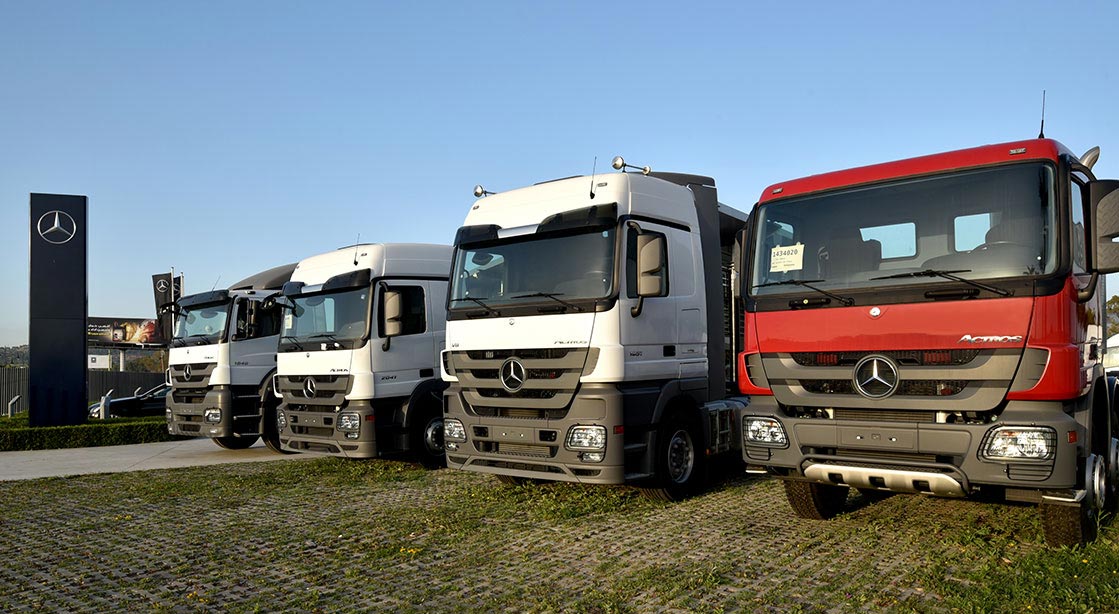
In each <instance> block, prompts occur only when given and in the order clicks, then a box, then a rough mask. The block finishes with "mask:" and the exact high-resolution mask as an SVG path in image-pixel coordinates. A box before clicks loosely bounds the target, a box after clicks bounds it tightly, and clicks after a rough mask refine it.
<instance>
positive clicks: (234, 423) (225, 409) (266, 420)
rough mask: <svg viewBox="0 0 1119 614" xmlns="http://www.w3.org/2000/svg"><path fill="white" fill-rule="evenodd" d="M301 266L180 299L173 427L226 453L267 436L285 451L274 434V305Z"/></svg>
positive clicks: (170, 408) (172, 359)
mask: <svg viewBox="0 0 1119 614" xmlns="http://www.w3.org/2000/svg"><path fill="white" fill-rule="evenodd" d="M294 269H295V265H294V264H289V265H284V266H281V267H276V268H273V269H269V270H267V271H263V272H261V273H258V274H257V275H253V276H252V277H249V278H246V279H243V280H241V281H240V282H237V283H236V284H233V285H232V286H230V287H229V288H228V289H224V290H213V291H210V292H202V293H199V294H192V295H190V296H185V297H183V298H180V299H179V300H178V301H177V302H176V303H173V304H170V305H167V306H164V309H167V310H169V311H172V312H174V313H175V314H176V319H175V334H174V338H173V339H172V340H171V348H170V351H169V357H168V364H169V365H170V366H169V368H168V370H167V378H168V382H169V383H170V385H171V387H172V389H171V393H170V394H168V395H167V430H168V432H170V433H172V434H174V435H186V436H192V437H210V438H212V439H213V440H214V442H215V443H216V444H218V445H219V446H221V447H223V448H229V449H241V448H247V447H249V446H252V445H253V444H254V443H256V441H257V440H258V439H259V438H260V437H262V436H263V437H264V441H265V444H266V445H268V447H269V448H271V449H272V450H274V451H277V452H279V451H280V446H279V440H278V438H277V433H276V431H275V428H274V425H275V422H276V420H275V410H276V405H277V403H276V401H275V395H274V394H273V393H272V388H271V385H272V384H271V383H272V374H273V373H275V371H276V343H277V341H278V340H279V335H280V316H281V311H280V310H278V309H277V308H276V307H274V306H271V305H268V304H267V303H268V299H269V298H270V297H272V296H273V295H275V294H276V293H277V292H279V290H280V288H281V287H282V286H283V284H284V283H285V282H287V281H288V279H289V278H290V277H291V272H292V271H293V270H294Z"/></svg>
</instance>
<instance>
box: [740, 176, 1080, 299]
mask: <svg viewBox="0 0 1119 614" xmlns="http://www.w3.org/2000/svg"><path fill="white" fill-rule="evenodd" d="M1053 177H1054V171H1053V168H1052V166H1050V165H1048V164H1043V163H1026V164H1019V165H1015V166H1004V167H999V168H989V169H983V170H973V171H966V172H956V173H952V174H946V175H938V176H934V177H923V178H919V179H910V180H904V181H897V182H892V183H887V184H878V185H874V186H869V187H861V188H855V189H850V190H843V191H837V192H829V193H826V194H821V195H815V196H805V197H799V198H790V199H788V200H778V201H774V202H772V203H767V204H763V205H761V206H759V208H758V212H757V215H758V218H757V219H758V222H757V226H756V230H755V236H754V257H753V263H752V265H751V266H752V271H751V274H750V277H749V279H750V289H749V292H750V294H752V295H754V296H770V295H778V294H790V293H796V294H798V295H799V294H801V293H804V292H805V290H804V289H803V288H802V287H801V286H802V285H803V284H801V283H798V282H806V283H809V284H811V285H812V286H814V287H815V288H819V289H821V290H826V291H831V292H836V291H839V290H849V289H854V290H857V289H862V288H879V287H896V286H900V285H906V284H917V283H921V284H929V283H943V284H951V283H954V281H953V280H952V277H953V276H958V277H959V278H962V279H965V280H976V279H997V278H1010V277H1020V276H1030V275H1044V274H1047V273H1051V272H1053V271H1054V270H1055V268H1056V266H1057V260H1058V259H1057V246H1056V236H1057V233H1056V232H1055V229H1056V228H1057V221H1056V207H1055V206H1054V202H1055V195H1054V179H1053ZM958 281H959V280H956V282H955V283H958ZM817 292H819V290H817Z"/></svg>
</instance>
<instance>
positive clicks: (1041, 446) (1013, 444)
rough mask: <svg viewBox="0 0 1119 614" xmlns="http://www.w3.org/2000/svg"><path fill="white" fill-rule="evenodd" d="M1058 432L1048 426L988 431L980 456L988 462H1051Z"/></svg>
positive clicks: (1015, 427) (1001, 427)
mask: <svg viewBox="0 0 1119 614" xmlns="http://www.w3.org/2000/svg"><path fill="white" fill-rule="evenodd" d="M1056 453H1057V431H1054V430H1053V429H1051V428H1049V427H1047V426H999V427H995V428H993V429H991V430H990V431H987V435H986V437H984V443H983V446H982V447H981V448H980V455H981V456H982V457H983V458H985V459H987V460H1004V461H1005V460H1050V459H1052V458H1053V457H1054V456H1055V455H1056Z"/></svg>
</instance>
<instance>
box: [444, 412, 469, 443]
mask: <svg viewBox="0 0 1119 614" xmlns="http://www.w3.org/2000/svg"><path fill="white" fill-rule="evenodd" d="M443 441H457V442H459V443H462V442H464V441H466V427H465V426H463V425H462V422H460V421H458V420H456V419H454V418H448V419H446V420H444V421H443Z"/></svg>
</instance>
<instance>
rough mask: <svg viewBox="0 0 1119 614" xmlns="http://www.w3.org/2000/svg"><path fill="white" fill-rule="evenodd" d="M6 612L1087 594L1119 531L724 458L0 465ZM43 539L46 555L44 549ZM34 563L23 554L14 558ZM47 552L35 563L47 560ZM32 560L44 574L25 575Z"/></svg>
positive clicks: (908, 607) (1062, 603)
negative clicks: (706, 475)
mask: <svg viewBox="0 0 1119 614" xmlns="http://www.w3.org/2000/svg"><path fill="white" fill-rule="evenodd" d="M0 518H4V519H5V520H4V522H3V523H0V539H3V540H4V543H5V544H6V547H7V548H8V550H9V552H11V553H12V555H11V557H9V558H10V560H9V564H8V565H7V566H0V603H6V604H9V606H10V607H11V608H12V609H16V610H18V609H21V608H42V609H48V610H51V609H70V610H103V609H109V608H115V609H140V610H157V611H162V610H168V611H171V610H174V611H177V610H197V609H206V610H211V609H212V610H220V611H234V612H251V611H274V610H300V611H349V610H375V611H389V610H391V611H405V612H426V611H544V612H555V611H571V612H595V613H605V612H642V611H649V610H672V611H701V612H717V611H722V610H728V611H769V612H832V611H837V612H860V611H912V612H956V611H959V612H988V611H990V612H1031V611H1032V612H1087V611H1091V610H1093V609H1094V611H1111V610H1113V609H1114V607H1115V604H1116V603H1119V544H1117V543H1116V530H1115V529H1113V528H1111V527H1104V528H1103V531H1102V537H1101V539H1100V541H1098V542H1097V543H1095V544H1092V545H1090V546H1088V547H1086V548H1080V549H1071V550H1059V551H1054V550H1049V549H1047V548H1045V547H1044V546H1043V545H1041V541H1042V540H1041V531H1040V526H1039V522H1038V520H1037V514H1036V510H1035V509H1034V508H1032V507H1030V506H1015V505H998V504H991V503H983V502H977V501H956V500H945V499H934V498H931V497H920V496H895V497H889V498H887V499H885V500H883V501H879V502H876V503H870V502H868V501H866V500H863V499H862V498H860V497H858V496H855V497H852V498H851V500H850V501H849V502H848V509H847V512H846V513H845V514H842V515H841V516H840V517H838V518H836V519H835V520H832V521H828V522H808V521H803V520H798V519H796V518H793V517H792V516H791V515H790V514H789V510H788V507H787V504H786V502H785V500H784V493H783V489H782V488H781V487H780V485H779V484H778V483H776V482H775V481H772V480H767V479H753V478H747V477H744V476H741V475H736V476H731V477H730V478H728V479H726V480H725V481H724V483H722V484H720V485H718V486H717V487H715V488H713V489H712V490H711V491H710V492H708V493H706V494H704V495H702V496H700V497H696V498H694V499H691V500H688V501H684V502H681V503H677V504H664V503H657V502H653V501H650V500H647V499H645V498H643V497H642V496H640V495H639V494H638V493H636V492H635V491H634V490H632V489H626V488H606V487H589V486H579V485H574V484H558V483H557V484H527V485H523V486H502V485H500V484H498V483H497V482H496V480H494V479H493V478H491V477H488V476H482V475H477V474H471V473H464V472H455V471H436V472H429V471H425V470H423V469H421V468H420V467H419V466H417V465H411V464H407V463H400V462H391V461H379V460H377V461H346V460H341V459H335V458H301V457H294V458H293V457H286V458H285V460H283V461H280V462H271V463H254V464H241V465H222V466H213V467H199V468H192V469H182V470H169V471H152V472H136V473H125V474H112V475H91V476H81V477H75V478H70V479H49V480H35V481H27V482H16V483H12V482H8V483H0ZM43 552H50V553H51V554H50V558H49V564H48V563H39V562H38V559H39V557H41V556H42V553H43ZM21 570H26V571H21ZM36 570H37V571H36ZM28 574H30V575H28Z"/></svg>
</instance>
